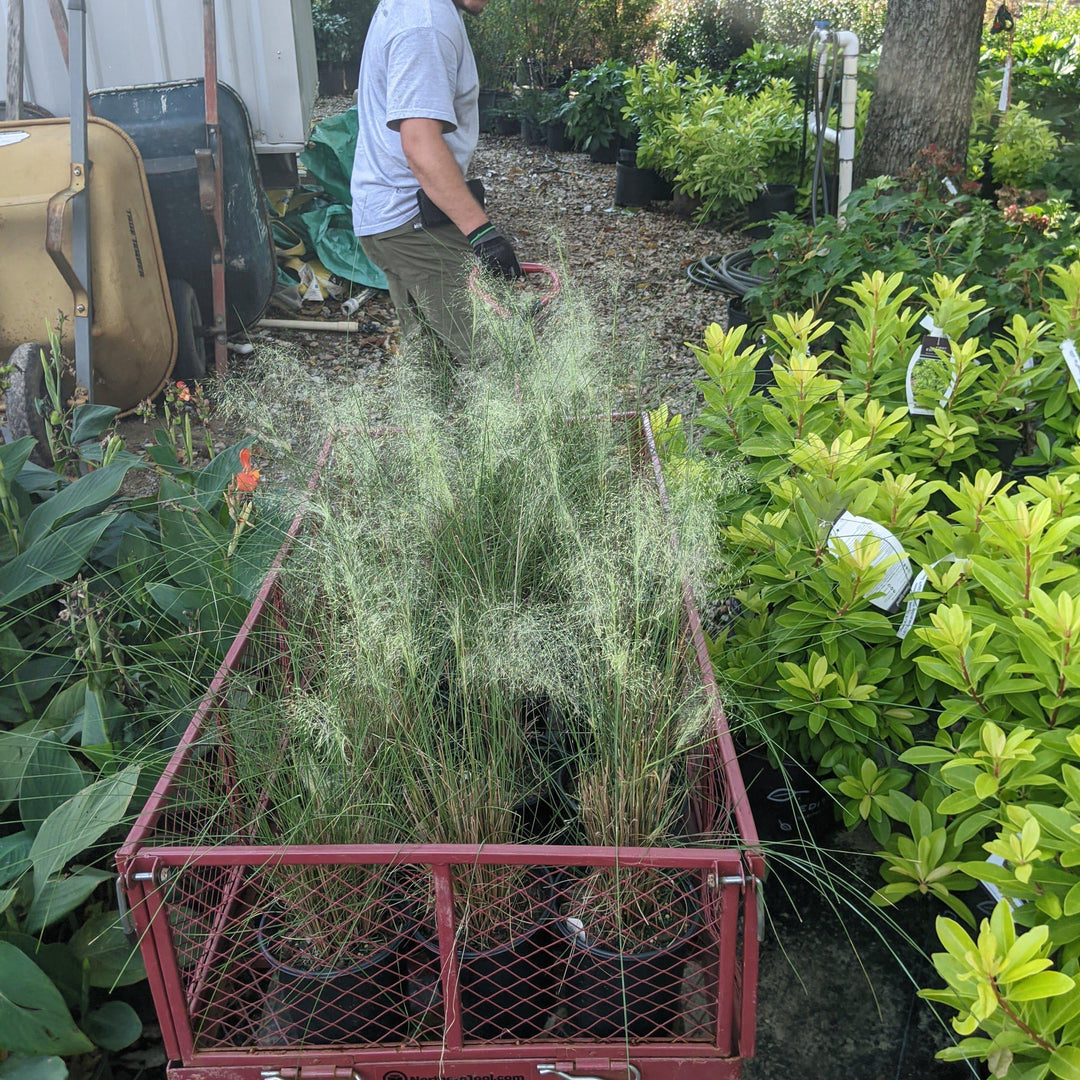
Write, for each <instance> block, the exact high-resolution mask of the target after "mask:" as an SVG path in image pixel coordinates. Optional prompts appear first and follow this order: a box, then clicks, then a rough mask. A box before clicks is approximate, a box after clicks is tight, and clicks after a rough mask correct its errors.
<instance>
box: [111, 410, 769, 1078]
mask: <svg viewBox="0 0 1080 1080" xmlns="http://www.w3.org/2000/svg"><path fill="white" fill-rule="evenodd" d="M642 431H643V435H644V447H645V450H646V453H645V460H646V462H647V463H649V464H651V467H652V469H653V471H654V473H655V476H656V479H657V483H658V484H659V485H660V487H659V490H660V492H661V496H662V497H663V496H664V489H663V478H662V476H661V475H660V466H659V460H658V458H657V455H656V450H655V446H654V444H653V440H652V435H651V431H650V429H649V426H648V420H647V417H646V418H642ZM300 525H301V521H300V516H299V515H298V517H297V519H296V520H295V521H294V522H293V525H292V528H291V529H290V531H289V535H288V538H287V539H286V542H285V544H284V545H283V547H282V550H281V552H280V553H279V555H278V557H277V560H276V561H275V563H274V566H273V568H272V569H271V571H270V572H269V574H268V575H267V578H266V580H265V581H264V583H263V585H262V588H261V589H260V591H259V593H258V595H257V597H256V600H255V603H254V604H253V607H252V610H251V612H250V613H249V615H248V618H247V620H246V621H245V623H244V625H243V627H242V628H241V631H240V633H239V635H238V637H237V639H236V641H235V642H234V644H233V646H232V648H231V649H230V651H229V653H228V655H227V656H226V659H225V661H224V663H223V664H222V667H221V669H220V670H219V671H218V673H217V675H216V676H215V678H214V680H213V682H212V684H211V686H210V688H209V690H208V692H207V694H206V697H205V698H204V700H203V702H202V703H201V705H200V707H199V709H198V711H197V712H196V714H195V716H194V718H193V719H192V722H191V724H190V725H189V727H188V729H187V731H186V732H185V734H184V736H183V738H182V740H181V742H180V745H179V747H178V748H177V751H176V752H175V754H174V755H173V757H172V759H171V760H170V762H169V765H168V767H167V768H166V770H165V772H164V773H163V775H162V777H161V780H160V781H159V783H158V785H157V786H156V788H155V790H154V792H153V794H152V795H151V797H150V799H149V800H148V802H147V804H146V806H145V808H144V810H143V812H142V814H141V815H140V817H139V819H138V821H137V822H136V824H135V826H134V827H133V829H132V831H131V833H130V834H129V836H128V838H127V840H126V842H125V844H124V846H123V847H122V848H121V850H120V852H119V853H118V856H117V863H118V867H119V871H120V879H119V888H120V891H121V895H122V897H123V899H124V901H125V902H126V905H127V907H128V908H129V911H130V919H131V923H132V929H133V931H134V933H135V934H136V935H137V937H138V940H139V943H140V947H141V950H142V954H143V959H144V962H145V966H146V969H147V973H148V978H149V982H150V988H151V992H152V994H153V998H154V1002H155V1006H156V1009H157V1012H158V1016H159V1020H160V1023H161V1028H162V1035H163V1039H164V1043H165V1048H166V1051H167V1053H168V1056H169V1059H170V1062H171V1066H170V1076H172V1077H174V1078H175V1080H188V1078H189V1077H190V1080H209V1076H210V1074H221V1075H225V1074H227V1075H228V1076H229V1077H232V1078H236V1080H249V1078H250V1080H286V1078H289V1080H292V1078H300V1077H301V1076H302V1077H304V1078H308V1077H311V1078H313V1080H330V1078H332V1077H336V1076H341V1077H343V1078H350V1080H357V1078H359V1080H440V1078H443V1077H446V1078H453V1080H539V1078H541V1077H544V1076H553V1077H556V1078H557V1080H569V1078H573V1080H579V1078H582V1077H589V1078H596V1077H601V1078H604V1080H623V1078H626V1080H726V1078H735V1077H738V1076H739V1073H740V1061H741V1059H742V1058H745V1057H749V1056H752V1054H753V1050H754V1022H755V1012H756V993H757V969H758V934H759V930H760V927H761V913H760V910H759V904H760V900H761V888H760V885H761V879H762V876H763V874H764V862H763V859H762V856H761V854H760V851H759V849H758V848H757V836H756V832H755V830H754V824H753V820H752V818H751V816H750V813H749V810H748V808H747V802H746V793H745V789H744V787H743V783H742V779H741V777H740V775H739V770H738V765H737V762H736V758H735V750H734V746H733V744H732V742H731V738H730V735H729V733H728V729H727V723H726V719H725V716H724V712H723V709H722V707H721V704H720V700H719V696H718V694H717V690H716V684H715V680H714V677H713V673H712V669H711V666H710V663H709V657H708V651H707V648H706V643H705V640H704V637H703V634H702V631H701V625H700V621H699V619H698V615H697V611H696V608H695V606H694V602H693V597H692V595H691V593H690V590H689V588H687V589H685V590H684V601H685V604H684V606H685V631H686V635H685V636H686V641H687V646H688V647H687V661H686V663H687V665H688V668H690V669H693V670H694V671H695V674H696V675H698V676H700V679H701V681H702V683H703V686H704V689H705V693H706V697H707V700H708V705H709V711H710V717H711V726H710V734H709V737H708V738H707V739H705V740H704V742H703V746H702V747H701V748H700V751H699V750H698V749H697V748H695V749H694V751H693V760H692V761H691V762H689V768H690V769H691V770H692V777H693V793H692V795H691V798H690V800H689V803H688V807H687V811H686V814H687V822H688V823H692V824H688V829H689V830H690V831H692V832H693V834H694V836H695V838H697V839H698V840H699V842H697V843H694V844H690V845H688V846H686V847H668V848H634V847H585V846H571V845H558V844H551V843H544V844H526V843H521V844H502V845H484V846H474V845H448V844H410V845H398V846H395V845H385V844H384V845H373V844H335V845H318V846H316V845H309V846H301V845H279V846H276V847H275V846H269V845H267V844H265V843H259V842H256V839H255V828H254V823H255V822H257V821H258V820H259V819H260V815H263V814H265V813H267V812H268V810H269V809H270V808H269V807H268V803H267V801H266V800H265V799H262V798H261V797H258V798H257V797H253V796H251V794H250V792H249V789H246V788H245V789H244V790H245V791H246V792H248V793H247V794H243V795H241V794H238V792H240V791H241V786H240V785H238V784H237V783H236V774H237V769H238V768H239V767H241V764H242V763H241V762H240V760H239V758H238V755H237V753H236V749H235V748H234V747H232V746H231V745H230V741H229V735H228V731H229V726H228V723H227V722H226V721H227V719H228V717H229V715H230V712H232V713H234V714H235V713H236V712H238V711H241V710H243V709H244V708H245V707H246V703H247V701H248V700H250V697H249V690H248V688H250V687H252V686H254V685H255V684H256V683H258V684H260V685H262V686H266V685H267V684H268V683H269V684H270V685H272V686H273V687H275V688H276V687H277V685H278V684H279V682H280V684H281V685H288V681H289V680H290V679H293V678H295V677H296V672H295V671H294V670H293V667H292V665H291V664H290V662H289V656H288V655H287V643H286V638H285V634H284V630H285V628H286V625H287V623H286V619H287V613H286V611H285V608H284V603H283V600H282V597H281V589H280V585H279V581H278V577H279V573H280V569H281V566H282V564H283V562H284V560H285V558H286V557H287V555H288V551H289V546H290V544H291V543H292V542H293V540H294V539H295V537H296V535H297V534H298V532H299V529H300ZM673 542H674V541H673ZM604 882H611V883H613V888H612V890H610V891H605V888H604V887H601V885H599V884H598V883H604ZM481 885H482V886H483V889H484V891H483V892H482V893H480V892H478V891H477V890H478V889H479V888H480V886H481ZM479 895H482V896H484V897H485V899H484V901H483V904H482V905H481V902H480V901H476V902H475V903H474V902H473V900H472V897H473V896H479ZM493 896H494V897H497V898H498V899H497V900H496V901H492V900H491V899H490V898H491V897H493ZM478 911H482V914H483V918H484V920H485V922H486V924H487V925H488V928H489V930H491V935H490V937H488V938H484V937H482V936H481V935H480V934H479V933H478V932H477V929H476V928H477V926H478V922H477V912H478ZM361 914H362V916H363V923H364V926H365V927H366V928H367V929H366V930H365V933H367V934H369V935H370V938H369V942H376V944H375V945H373V946H370V947H368V948H367V949H366V950H365V951H364V952H363V955H362V958H361V956H360V955H359V954H357V955H355V956H354V955H352V954H350V960H349V962H347V963H345V962H341V961H339V962H336V963H334V964H330V963H322V962H320V956H318V955H314V954H313V953H312V952H311V951H310V948H309V944H308V943H309V942H310V935H306V934H304V933H301V932H299V931H297V929H296V927H297V926H298V925H301V924H303V920H304V919H305V918H307V917H311V918H318V919H320V920H321V921H322V924H323V925H325V924H326V922H327V921H328V916H329V922H330V923H333V924H336V925H342V926H348V927H355V926H357V925H358V923H357V922H356V920H357V919H359V918H360V915H361ZM350 920H351V921H350ZM605 920H607V921H608V922H610V923H612V924H617V929H618V934H617V935H615V936H614V937H611V936H609V937H604V936H603V935H602V934H600V932H599V930H600V928H601V927H603V926H605V925H607V923H605ZM350 932H354V931H352V930H350ZM356 932H358V931H356ZM612 940H617V941H618V942H619V943H620V945H619V947H618V948H615V947H611V946H609V945H605V946H604V947H600V946H598V945H597V944H596V942H598V941H603V942H609V941H612ZM623 942H629V943H632V944H627V945H625V946H623V945H622V944H621V943H623Z"/></svg>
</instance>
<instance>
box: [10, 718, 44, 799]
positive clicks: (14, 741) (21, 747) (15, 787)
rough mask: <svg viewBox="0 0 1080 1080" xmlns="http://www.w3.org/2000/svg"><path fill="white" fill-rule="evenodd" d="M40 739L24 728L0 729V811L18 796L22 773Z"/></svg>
mask: <svg viewBox="0 0 1080 1080" xmlns="http://www.w3.org/2000/svg"><path fill="white" fill-rule="evenodd" d="M40 741H41V739H40V737H39V736H38V735H36V734H29V733H27V732H26V731H24V730H20V729H16V730H14V731H0V811H3V810H6V809H7V807H8V806H10V805H11V803H12V802H14V801H15V800H16V799H17V798H18V797H19V788H20V787H21V785H22V779H23V774H24V773H25V772H26V766H27V764H28V763H29V761H30V759H31V758H32V757H33V755H34V750H35V749H37V745H38V743H39V742H40Z"/></svg>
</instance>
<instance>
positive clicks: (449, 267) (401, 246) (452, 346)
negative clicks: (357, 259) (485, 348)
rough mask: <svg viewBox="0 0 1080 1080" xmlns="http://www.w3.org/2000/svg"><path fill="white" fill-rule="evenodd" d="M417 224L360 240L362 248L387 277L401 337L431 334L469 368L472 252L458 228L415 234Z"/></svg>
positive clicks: (416, 221)
mask: <svg viewBox="0 0 1080 1080" xmlns="http://www.w3.org/2000/svg"><path fill="white" fill-rule="evenodd" d="M419 221H420V216H419V215H417V216H416V217H415V218H414V219H412V220H411V221H407V222H406V223H405V224H404V225H399V226H398V227H397V228H396V229H390V230H389V231H388V232H384V233H377V234H376V235H374V236H362V237H360V246H361V247H362V248H363V249H364V254H365V255H367V257H368V258H369V259H370V260H371V261H372V262H373V263H374V264H375V265H376V266H377V267H379V269H380V270H382V272H383V273H384V274H385V275H386V280H387V283H388V284H389V285H390V299H391V300H392V301H393V302H394V307H395V309H396V310H397V313H398V318H399V319H400V320H401V331H402V334H410V333H415V332H416V331H417V330H419V332H421V333H424V334H429V335H431V336H432V337H433V338H434V340H435V341H436V342H437V343H438V344H441V345H444V346H445V347H446V348H447V349H448V350H449V351H450V354H451V355H452V356H453V358H454V359H455V360H456V361H457V362H458V363H459V364H461V363H465V362H467V361H468V360H469V359H470V358H471V357H472V352H473V305H472V299H471V297H470V294H469V286H468V275H469V270H470V268H471V267H472V265H473V264H474V261H475V259H474V256H473V251H472V248H471V247H470V246H469V242H468V240H466V239H465V237H464V235H463V234H462V232H461V230H460V229H458V227H457V226H456V225H436V226H434V227H433V228H417V225H419Z"/></svg>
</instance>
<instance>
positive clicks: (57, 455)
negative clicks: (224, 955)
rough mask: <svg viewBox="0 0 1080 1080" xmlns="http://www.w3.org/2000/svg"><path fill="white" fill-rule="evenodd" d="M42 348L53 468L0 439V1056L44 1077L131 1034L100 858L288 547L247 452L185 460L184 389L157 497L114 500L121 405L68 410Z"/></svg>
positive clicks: (170, 418)
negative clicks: (49, 1066) (48, 1061)
mask: <svg viewBox="0 0 1080 1080" xmlns="http://www.w3.org/2000/svg"><path fill="white" fill-rule="evenodd" d="M55 345H56V352H55V353H54V355H53V357H52V358H51V359H48V360H47V361H46V369H47V382H48V384H49V391H48V395H49V398H50V400H49V401H48V403H47V404H45V403H42V406H41V407H42V416H43V419H44V423H45V427H46V429H47V431H48V435H49V443H50V447H51V450H52V455H53V457H54V459H55V461H56V466H55V468H54V469H46V468H44V467H42V466H39V465H36V464H34V463H33V462H32V461H31V460H30V459H29V457H30V454H31V452H32V451H34V450H35V442H34V440H33V439H32V438H29V437H27V438H23V439H18V440H16V441H15V442H12V443H7V444H5V445H3V446H0V579H2V581H3V585H2V590H0V916H2V921H3V932H2V934H0V981H2V982H3V984H4V985H5V986H13V985H18V986H19V987H20V990H19V994H18V995H17V996H16V995H12V996H11V997H3V996H0V1050H4V1051H10V1052H15V1053H18V1054H20V1055H27V1056H29V1057H30V1058H31V1059H33V1060H32V1062H30V1063H29V1064H30V1065H33V1064H35V1063H36V1065H37V1067H41V1066H42V1062H41V1060H40V1059H41V1057H42V1056H43V1055H59V1054H77V1053H89V1052H91V1051H93V1050H94V1048H95V1046H98V1047H102V1048H104V1049H106V1050H121V1049H123V1048H124V1047H125V1046H127V1045H129V1044H130V1043H131V1042H133V1041H134V1040H135V1039H137V1038H138V1037H139V1035H140V1034H141V1030H142V1029H141V1024H140V1021H139V1018H138V1015H137V1014H136V1013H135V1012H134V1010H133V1009H132V1008H131V1007H130V1006H129V1005H128V1004H126V1003H125V1002H124V1001H123V1000H120V999H119V998H117V997H112V996H111V994H112V991H113V990H115V989H116V988H117V987H124V986H127V985H128V984H130V983H133V982H138V981H139V980H141V979H143V978H144V977H145V972H144V971H143V968H142V964H141V961H140V959H139V956H138V952H137V950H136V951H134V952H133V950H132V948H131V946H130V944H129V943H128V941H127V939H126V937H125V935H124V932H123V929H122V927H121V925H120V922H119V918H118V916H117V914H116V912H115V897H114V896H112V895H111V894H112V884H113V881H114V873H113V870H112V867H111V853H112V852H113V851H115V850H116V845H117V843H118V841H119V839H120V838H122V835H123V826H124V824H125V822H126V821H128V820H129V816H128V815H129V814H130V812H131V811H133V810H134V809H135V808H136V807H137V806H138V805H139V803H140V801H141V800H142V799H143V798H145V796H146V794H147V793H148V792H149V790H150V788H151V787H152V785H153V783H154V781H155V780H156V778H157V775H158V774H159V772H160V769H161V767H162V766H163V764H164V760H165V756H166V755H167V754H168V753H169V751H170V750H171V749H172V747H173V746H174V745H175V741H176V739H177V737H178V735H179V733H180V732H181V731H182V730H183V727H184V726H186V723H187V721H188V719H189V718H190V715H191V712H192V710H193V708H194V705H195V703H196V702H197V701H198V699H199V698H200V697H201V696H202V694H203V693H204V692H205V689H206V686H207V685H208V683H209V680H210V678H211V676H212V674H213V672H214V671H215V670H216V668H217V667H218V665H219V664H220V662H221V660H222V659H223V658H224V655H225V650H226V648H227V646H228V644H229V643H230V641H231V639H232V638H233V637H234V636H235V634H236V631H237V630H238V629H239V626H240V622H241V620H242V618H243V616H244V614H245V613H246V611H247V609H248V607H249V606H250V603H251V599H252V597H253V595H254V592H255V590H256V588H257V587H258V584H259V582H260V581H261V580H262V577H263V575H264V574H265V572H266V569H267V568H268V566H269V564H270V561H271V559H272V557H273V554H274V552H275V551H276V550H277V548H278V547H279V546H280V543H281V540H282V537H283V525H282V520H281V518H280V517H279V516H278V515H277V514H276V513H274V512H273V510H272V508H271V507H269V506H267V505H266V504H265V503H260V505H259V506H258V508H256V506H255V505H254V503H253V501H252V498H251V496H250V494H249V492H250V491H251V490H252V489H253V487H254V484H255V482H256V481H257V479H258V473H257V472H256V471H255V470H254V469H252V468H251V466H250V461H247V462H246V463H245V461H244V455H246V454H247V453H248V451H247V450H246V449H244V447H245V446H246V444H244V445H243V446H234V447H232V448H230V449H229V450H227V451H225V452H223V453H221V454H219V455H217V456H215V457H213V459H212V460H211V461H210V463H209V464H208V465H206V466H205V467H203V468H200V469H196V468H194V466H193V465H192V464H191V463H192V462H193V460H194V453H193V446H192V434H191V427H190V417H189V415H188V413H187V412H186V411H184V410H185V405H184V402H187V401H190V400H192V398H194V399H195V400H198V399H199V395H198V390H197V388H196V390H195V392H194V395H193V394H192V392H191V391H189V390H188V389H187V388H186V387H183V386H182V384H176V386H175V387H172V388H170V390H169V392H168V394H167V402H168V404H167V405H166V427H165V428H164V429H163V430H161V431H159V433H158V436H159V437H158V442H157V444H156V445H155V446H154V447H152V448H151V450H150V452H149V457H150V460H151V461H152V462H153V464H154V465H155V466H156V469H157V470H158V473H159V487H160V489H159V493H158V495H157V496H156V497H136V496H130V495H126V494H125V492H124V484H125V481H126V480H128V479H130V476H131V475H132V474H133V473H134V472H136V471H138V470H140V469H143V468H145V466H146V462H145V461H143V460H142V459H140V458H137V457H135V456H134V455H132V454H130V453H128V452H127V451H126V450H124V449H123V446H122V444H121V442H120V440H119V439H118V438H116V437H115V436H113V435H110V434H109V427H110V425H111V423H112V420H113V418H114V417H115V415H116V413H117V410H116V409H115V408H112V407H107V406H100V405H78V406H75V407H74V408H68V407H67V406H66V405H65V403H64V400H63V397H62V395H61V394H60V390H59V387H60V382H59V371H60V370H61V362H60V358H59V344H58V339H56V341H55ZM178 410H179V411H178ZM242 450H243V455H242V453H241V451H242ZM24 1064H27V1063H26V1062H25V1060H24ZM50 1075H52V1073H50ZM61 1075H63V1073H61Z"/></svg>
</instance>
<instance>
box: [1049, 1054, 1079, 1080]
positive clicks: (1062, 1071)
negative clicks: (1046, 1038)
mask: <svg viewBox="0 0 1080 1080" xmlns="http://www.w3.org/2000/svg"><path fill="white" fill-rule="evenodd" d="M1050 1071H1051V1072H1052V1073H1053V1074H1054V1076H1056V1077H1058V1080H1080V1046H1061V1047H1059V1048H1058V1049H1057V1050H1055V1051H1054V1052H1053V1053H1052V1054H1051V1055H1050Z"/></svg>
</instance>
